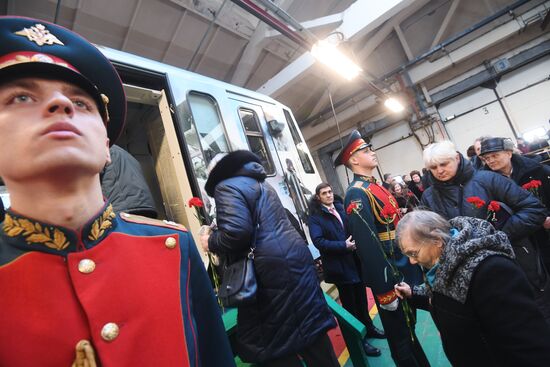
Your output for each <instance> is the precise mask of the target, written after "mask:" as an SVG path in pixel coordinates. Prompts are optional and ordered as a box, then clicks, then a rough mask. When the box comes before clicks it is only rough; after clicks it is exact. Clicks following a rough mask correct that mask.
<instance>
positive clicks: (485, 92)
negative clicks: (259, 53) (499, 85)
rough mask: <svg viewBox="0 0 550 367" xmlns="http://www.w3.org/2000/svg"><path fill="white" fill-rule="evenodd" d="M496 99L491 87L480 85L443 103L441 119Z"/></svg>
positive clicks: (440, 111) (440, 112)
mask: <svg viewBox="0 0 550 367" xmlns="http://www.w3.org/2000/svg"><path fill="white" fill-rule="evenodd" d="M495 99H496V96H495V93H494V92H493V91H492V90H491V89H487V88H481V87H478V88H475V89H472V90H471V91H469V92H466V93H464V94H461V95H460V96H458V97H456V98H453V99H451V100H449V101H447V102H444V103H442V104H441V105H440V106H439V114H440V115H441V119H443V120H445V119H446V118H447V117H449V116H453V115H454V116H458V115H461V114H463V113H465V112H468V111H470V110H472V109H474V108H477V107H479V106H481V105H484V104H486V103H489V102H491V101H494V100H495Z"/></svg>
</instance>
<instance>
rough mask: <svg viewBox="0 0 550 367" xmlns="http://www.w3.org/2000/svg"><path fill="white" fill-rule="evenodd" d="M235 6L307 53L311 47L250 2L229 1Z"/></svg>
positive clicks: (244, 0) (299, 36)
mask: <svg viewBox="0 0 550 367" xmlns="http://www.w3.org/2000/svg"><path fill="white" fill-rule="evenodd" d="M231 2H233V3H234V4H235V5H237V6H239V7H241V8H243V9H244V10H246V11H247V12H249V13H250V14H252V15H254V16H255V17H256V18H258V19H259V20H261V21H262V22H264V23H266V24H267V25H269V26H270V27H272V28H273V29H275V30H277V31H279V32H280V33H281V34H282V35H284V36H286V37H287V38H289V39H290V40H292V41H293V42H295V43H297V44H298V45H300V46H301V47H303V48H305V49H307V50H308V51H309V50H310V49H311V47H312V46H313V45H312V44H311V43H310V42H308V41H307V40H306V39H304V38H303V37H302V36H301V35H299V34H298V33H296V32H294V31H293V30H292V29H290V28H289V27H288V26H287V25H286V24H284V23H283V22H281V21H280V20H278V19H277V18H275V17H273V16H272V15H271V14H269V13H268V12H266V11H265V10H263V9H262V8H260V7H259V6H257V5H256V4H254V3H253V2H252V1H250V0H231Z"/></svg>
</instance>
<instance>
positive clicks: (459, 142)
mask: <svg viewBox="0 0 550 367" xmlns="http://www.w3.org/2000/svg"><path fill="white" fill-rule="evenodd" d="M445 126H446V128H447V132H448V133H449V135H450V137H451V140H452V141H453V142H454V143H455V145H456V148H457V149H458V151H460V152H461V153H463V154H466V150H467V149H468V147H469V146H470V145H472V144H473V143H474V140H475V139H476V138H477V137H480V136H483V135H491V136H502V137H510V138H513V137H514V134H513V133H512V129H510V126H509V125H508V123H507V122H506V117H505V116H504V112H502V108H500V105H499V104H498V102H494V103H491V104H489V105H487V106H484V107H481V108H478V109H475V110H474V111H472V112H469V113H467V114H465V115H462V116H460V117H457V118H455V119H454V120H451V121H449V122H447V123H445Z"/></svg>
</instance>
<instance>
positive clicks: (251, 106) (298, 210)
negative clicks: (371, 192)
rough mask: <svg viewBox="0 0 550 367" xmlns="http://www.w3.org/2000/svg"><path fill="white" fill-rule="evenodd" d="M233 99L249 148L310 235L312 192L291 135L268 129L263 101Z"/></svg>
mask: <svg viewBox="0 0 550 367" xmlns="http://www.w3.org/2000/svg"><path fill="white" fill-rule="evenodd" d="M231 102H232V104H233V107H234V110H235V113H236V114H237V117H238V121H239V122H240V123H241V125H242V128H243V129H244V132H245V135H246V138H247V141H248V145H249V149H250V150H251V151H252V152H254V153H256V154H257V155H258V156H259V157H260V159H261V160H262V163H263V165H264V167H265V169H266V172H267V174H268V178H267V181H268V182H269V183H270V184H271V185H272V186H273V187H274V188H275V189H276V190H277V193H278V194H279V198H280V199H281V202H282V203H283V206H284V207H285V208H286V209H287V210H288V211H290V213H291V214H292V215H293V216H294V217H295V219H297V220H296V222H297V223H296V222H295V226H296V224H297V225H298V226H299V228H300V230H301V231H302V232H303V233H304V235H305V236H306V238H307V237H308V236H309V234H308V230H307V228H306V227H305V223H307V216H308V203H307V202H308V196H307V195H308V194H311V192H310V191H309V190H308V189H307V188H306V187H305V186H304V184H303V183H302V182H303V181H302V179H301V177H300V174H299V172H298V171H297V170H296V169H295V167H296V164H297V163H296V160H297V159H298V157H297V155H296V154H295V151H294V149H293V148H292V147H293V141H292V139H289V138H288V136H289V135H283V134H275V133H273V132H272V131H271V130H270V129H269V127H268V121H267V119H266V115H265V112H264V109H263V107H262V106H261V105H260V104H256V103H251V102H247V101H243V100H238V99H231ZM309 242H311V241H309ZM310 247H312V246H310ZM312 252H314V253H316V250H315V249H314V248H312Z"/></svg>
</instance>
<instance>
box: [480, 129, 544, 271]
mask: <svg viewBox="0 0 550 367" xmlns="http://www.w3.org/2000/svg"><path fill="white" fill-rule="evenodd" d="M481 155H482V156H483V158H484V159H485V162H486V163H487V164H486V167H485V169H486V170H491V171H493V172H496V173H500V174H501V175H503V176H506V177H509V178H511V179H512V180H513V181H514V182H515V183H517V184H518V185H519V186H525V188H526V189H527V190H529V191H531V192H532V193H533V194H534V195H535V196H536V197H537V198H538V199H539V200H540V201H541V202H542V203H543V204H544V206H545V207H546V220H545V221H544V225H543V228H541V229H540V230H538V231H537V232H536V233H535V234H534V235H533V236H531V239H532V240H533V241H535V242H536V243H537V245H538V247H539V249H540V251H541V256H542V259H543V262H544V265H545V266H546V269H547V270H548V269H550V241H549V239H548V233H547V232H546V230H548V229H550V215H549V214H550V210H549V208H550V167H549V166H545V165H542V164H540V163H537V162H536V161H535V160H534V159H530V158H527V157H523V156H521V155H519V154H516V153H514V143H513V142H512V140H510V139H506V138H490V139H486V140H483V141H482V142H481ZM533 181H535V185H538V183H537V181H540V186H539V187H537V188H535V187H532V188H529V187H530V186H533V185H532V183H533Z"/></svg>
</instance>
